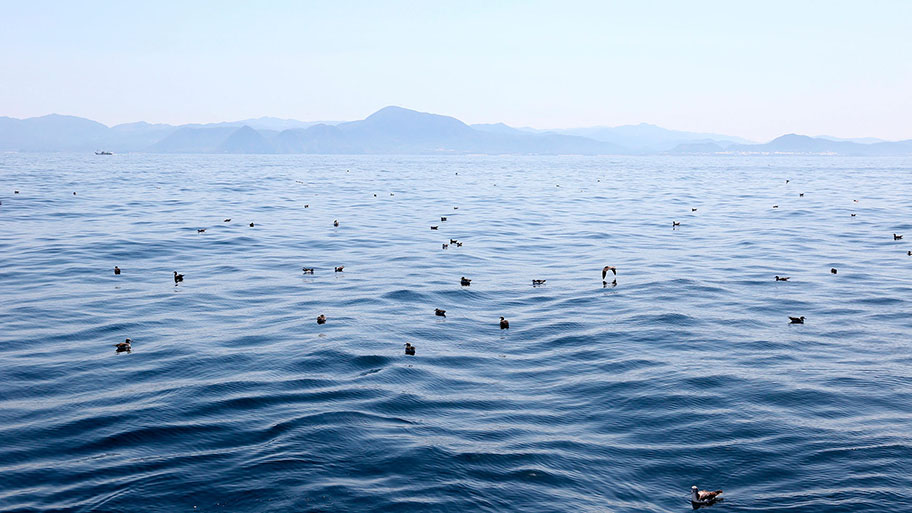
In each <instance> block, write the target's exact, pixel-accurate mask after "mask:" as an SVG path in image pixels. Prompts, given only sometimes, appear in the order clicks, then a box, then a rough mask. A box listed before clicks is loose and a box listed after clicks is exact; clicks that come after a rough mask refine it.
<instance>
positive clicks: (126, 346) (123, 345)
mask: <svg viewBox="0 0 912 513" xmlns="http://www.w3.org/2000/svg"><path fill="white" fill-rule="evenodd" d="M131 344H133V341H132V340H130V339H126V340H124V341H123V342H120V343H117V344H114V347H116V348H117V349H116V350H115V352H118V353H124V352H126V353H130V352H132V351H133V346H132V345H131Z"/></svg>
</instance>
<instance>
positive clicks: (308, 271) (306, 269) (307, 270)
mask: <svg viewBox="0 0 912 513" xmlns="http://www.w3.org/2000/svg"><path fill="white" fill-rule="evenodd" d="M301 270H302V271H304V274H313V273H314V268H313V267H302V268H301Z"/></svg>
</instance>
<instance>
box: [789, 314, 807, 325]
mask: <svg viewBox="0 0 912 513" xmlns="http://www.w3.org/2000/svg"><path fill="white" fill-rule="evenodd" d="M789 321H791V322H790V323H789V324H804V316H803V315H802V316H801V317H792V316H791V315H789Z"/></svg>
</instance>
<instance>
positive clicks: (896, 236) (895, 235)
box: [893, 233, 902, 240]
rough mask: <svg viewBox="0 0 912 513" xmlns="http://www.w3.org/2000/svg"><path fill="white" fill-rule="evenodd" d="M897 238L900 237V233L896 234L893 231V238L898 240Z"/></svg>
mask: <svg viewBox="0 0 912 513" xmlns="http://www.w3.org/2000/svg"><path fill="white" fill-rule="evenodd" d="M899 239H902V235H897V234H895V233H894V234H893V240H899Z"/></svg>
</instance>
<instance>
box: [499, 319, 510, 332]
mask: <svg viewBox="0 0 912 513" xmlns="http://www.w3.org/2000/svg"><path fill="white" fill-rule="evenodd" d="M500 329H502V330H506V329H510V321H508V320H506V319H504V318H503V317H501V318H500Z"/></svg>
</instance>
